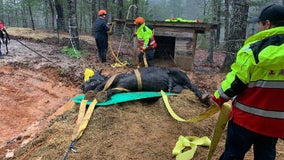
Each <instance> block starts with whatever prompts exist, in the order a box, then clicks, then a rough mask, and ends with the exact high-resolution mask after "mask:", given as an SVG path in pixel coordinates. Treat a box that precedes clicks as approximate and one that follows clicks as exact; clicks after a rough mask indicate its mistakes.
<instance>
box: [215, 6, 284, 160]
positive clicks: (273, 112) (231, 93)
mask: <svg viewBox="0 0 284 160" xmlns="http://www.w3.org/2000/svg"><path fill="white" fill-rule="evenodd" d="M254 20H255V21H254V22H257V23H258V27H259V32H258V33H256V34H255V35H252V36H251V37H249V38H248V39H246V41H245V43H244V46H243V47H242V48H241V49H240V50H239V51H238V53H237V57H236V61H235V62H234V63H233V64H232V66H231V71H230V72H229V73H228V74H227V76H226V79H225V80H224V81H222V83H221V86H220V87H219V89H218V90H217V91H215V93H214V95H213V96H212V103H213V104H215V105H218V106H220V107H221V106H222V104H223V103H224V102H226V101H228V100H230V99H233V104H232V107H233V108H232V112H231V115H230V119H229V122H228V130H227V139H226V144H225V151H224V152H223V154H222V155H221V157H220V160H242V159H244V156H245V154H246V153H247V152H248V150H249V149H250V148H251V146H253V151H254V159H255V160H274V159H275V158H276V143H277V140H278V138H284V102H283V101H282V99H283V97H284V6H282V5H275V4H273V5H269V6H267V7H266V8H264V9H263V10H262V11H261V13H260V15H259V17H258V18H256V19H254Z"/></svg>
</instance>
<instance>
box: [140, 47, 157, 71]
mask: <svg viewBox="0 0 284 160" xmlns="http://www.w3.org/2000/svg"><path fill="white" fill-rule="evenodd" d="M155 52H156V50H155V48H152V49H147V50H146V51H145V53H146V60H147V63H148V66H149V67H152V66H154V56H155ZM143 55H144V53H143V52H140V53H139V55H138V59H139V63H142V62H143Z"/></svg>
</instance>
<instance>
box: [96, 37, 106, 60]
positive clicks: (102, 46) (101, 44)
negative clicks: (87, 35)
mask: <svg viewBox="0 0 284 160" xmlns="http://www.w3.org/2000/svg"><path fill="white" fill-rule="evenodd" d="M96 44H97V49H98V56H99V59H100V61H101V62H106V53H107V50H108V38H107V37H104V36H100V37H96Z"/></svg>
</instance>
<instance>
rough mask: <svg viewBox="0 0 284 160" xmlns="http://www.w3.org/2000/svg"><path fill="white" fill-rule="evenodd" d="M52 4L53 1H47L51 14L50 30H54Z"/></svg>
mask: <svg viewBox="0 0 284 160" xmlns="http://www.w3.org/2000/svg"><path fill="white" fill-rule="evenodd" d="M52 2H53V0H48V4H49V8H50V12H51V26H52V29H53V30H55V24H54V22H55V12H54V4H53V3H52Z"/></svg>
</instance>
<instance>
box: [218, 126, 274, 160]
mask: <svg viewBox="0 0 284 160" xmlns="http://www.w3.org/2000/svg"><path fill="white" fill-rule="evenodd" d="M277 140H278V139H277V138H272V137H267V136H263V135H260V134H257V133H254V132H252V131H250V130H247V129H245V128H243V127H241V126H239V125H237V124H235V123H234V122H232V120H230V121H229V123H228V131H227V139H226V145H225V151H224V153H223V154H222V156H221V157H220V159H219V160H243V159H244V156H245V154H246V153H247V151H248V150H249V149H250V148H251V146H252V145H253V152H254V160H274V159H275V157H276V143H277Z"/></svg>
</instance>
